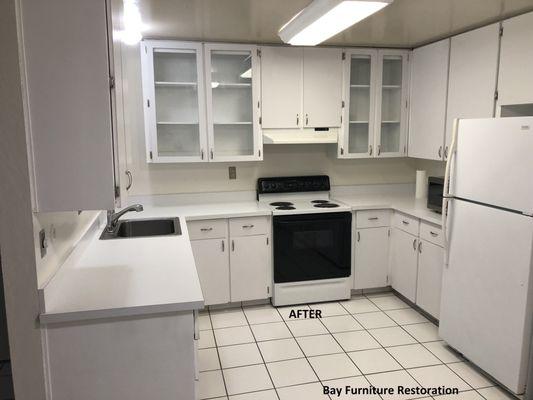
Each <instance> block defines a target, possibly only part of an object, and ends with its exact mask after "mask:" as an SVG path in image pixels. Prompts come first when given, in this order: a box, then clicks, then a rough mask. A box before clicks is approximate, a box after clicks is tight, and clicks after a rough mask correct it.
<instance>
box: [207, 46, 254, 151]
mask: <svg viewBox="0 0 533 400" xmlns="http://www.w3.org/2000/svg"><path fill="white" fill-rule="evenodd" d="M204 51H205V65H206V68H205V81H206V88H207V132H208V142H209V159H210V161H254V160H261V159H262V150H263V145H262V143H263V141H262V136H261V130H260V127H259V111H260V110H259V105H260V103H259V78H258V77H259V61H258V49H257V46H253V45H236V44H232V45H228V44H209V43H208V44H205V45H204Z"/></svg>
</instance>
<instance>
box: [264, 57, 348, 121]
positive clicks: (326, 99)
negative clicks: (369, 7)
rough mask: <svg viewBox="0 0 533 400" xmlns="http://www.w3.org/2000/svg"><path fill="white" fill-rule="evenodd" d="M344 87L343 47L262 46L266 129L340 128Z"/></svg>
mask: <svg viewBox="0 0 533 400" xmlns="http://www.w3.org/2000/svg"><path fill="white" fill-rule="evenodd" d="M341 88H342V51H341V50H340V49H329V48H304V49H302V48H298V47H270V46H265V47H262V48H261V112H262V123H261V126H262V128H263V129H302V128H334V127H339V126H340V124H341V110H342V103H341V98H342V96H341Z"/></svg>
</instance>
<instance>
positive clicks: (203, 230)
mask: <svg viewBox="0 0 533 400" xmlns="http://www.w3.org/2000/svg"><path fill="white" fill-rule="evenodd" d="M212 230H213V228H201V229H200V231H202V232H211V231H212Z"/></svg>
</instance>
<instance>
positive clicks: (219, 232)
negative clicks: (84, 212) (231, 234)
mask: <svg viewBox="0 0 533 400" xmlns="http://www.w3.org/2000/svg"><path fill="white" fill-rule="evenodd" d="M187 229H188V230H189V238H190V239H191V240H196V239H217V238H225V237H227V236H228V224H227V222H226V220H225V219H206V220H202V221H189V222H187Z"/></svg>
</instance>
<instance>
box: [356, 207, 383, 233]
mask: <svg viewBox="0 0 533 400" xmlns="http://www.w3.org/2000/svg"><path fill="white" fill-rule="evenodd" d="M390 214H391V212H390V210H368V211H357V213H356V216H355V218H356V219H355V224H356V227H357V228H358V229H359V228H379V227H382V226H390Z"/></svg>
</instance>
